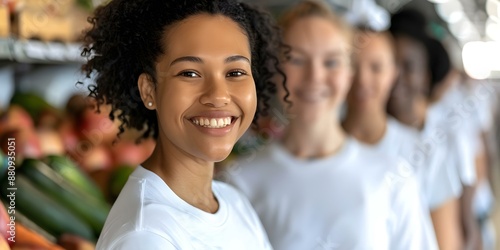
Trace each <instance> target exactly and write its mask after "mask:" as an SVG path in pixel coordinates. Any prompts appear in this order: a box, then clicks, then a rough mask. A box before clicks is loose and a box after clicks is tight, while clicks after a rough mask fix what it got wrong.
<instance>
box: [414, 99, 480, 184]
mask: <svg viewBox="0 0 500 250" xmlns="http://www.w3.org/2000/svg"><path fill="white" fill-rule="evenodd" d="M447 110H448V107H447V106H445V105H432V106H431V107H429V109H428V111H427V117H426V120H425V126H424V129H423V130H422V132H421V133H422V136H423V138H424V140H425V141H426V145H429V146H430V151H432V150H439V149H441V148H448V152H449V154H448V158H449V162H450V164H452V165H451V166H454V167H455V168H456V169H457V171H458V174H459V177H460V179H461V182H462V184H464V185H467V186H472V185H474V183H475V182H476V162H475V159H476V154H477V149H476V148H475V147H476V145H477V143H474V141H476V142H477V139H478V136H479V134H476V133H474V130H473V129H472V128H471V127H472V126H471V125H470V124H469V123H468V122H463V121H461V119H463V118H459V117H458V116H456V115H455V114H452V113H448V112H447ZM461 124H463V125H461ZM452 162H453V163H452Z"/></svg>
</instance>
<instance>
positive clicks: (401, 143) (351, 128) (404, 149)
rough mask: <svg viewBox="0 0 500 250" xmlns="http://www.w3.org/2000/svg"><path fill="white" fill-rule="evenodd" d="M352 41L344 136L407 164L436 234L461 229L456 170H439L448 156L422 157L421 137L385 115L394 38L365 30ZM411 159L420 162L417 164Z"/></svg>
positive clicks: (393, 66) (392, 76) (393, 65)
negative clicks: (347, 135) (351, 73)
mask: <svg viewBox="0 0 500 250" xmlns="http://www.w3.org/2000/svg"><path fill="white" fill-rule="evenodd" d="M354 41H355V43H354V46H355V51H354V53H353V54H354V55H353V58H354V63H353V64H354V68H355V75H354V81H353V85H352V87H351V90H350V92H349V95H348V97H347V105H348V112H347V115H346V118H345V120H344V122H343V126H344V128H345V130H346V131H347V132H348V133H349V134H351V135H352V136H353V137H355V138H356V139H358V140H360V141H362V142H364V143H367V144H370V145H372V146H373V148H374V149H375V150H377V151H379V152H381V153H385V154H389V155H391V156H393V157H402V158H403V159H404V160H406V161H408V162H410V163H411V165H412V167H413V171H414V172H415V174H416V176H417V179H418V182H419V187H420V189H421V191H420V193H421V195H422V200H423V202H424V205H425V208H424V209H425V211H426V212H427V213H428V214H429V215H430V213H432V214H433V218H434V221H433V224H434V225H435V226H436V228H442V227H452V228H459V227H460V224H459V221H458V220H457V219H456V216H455V215H454V213H457V211H455V209H456V208H455V207H454V206H453V204H456V203H457V201H458V197H457V196H458V192H459V191H458V190H456V189H457V187H459V186H460V185H461V183H460V179H459V178H458V176H457V175H456V171H455V169H453V168H445V167H442V166H443V165H445V164H446V162H444V159H445V158H444V157H443V156H444V154H446V152H442V153H440V154H437V153H436V154H435V155H434V156H440V157H441V158H439V157H438V158H436V157H434V158H433V157H430V155H426V154H422V153H421V152H420V150H421V149H420V148H421V147H422V146H423V145H422V144H420V141H421V139H422V138H421V136H420V134H419V132H418V131H417V130H416V129H414V128H412V127H409V126H406V125H403V124H401V123H400V122H398V121H397V120H396V119H394V118H393V117H391V116H389V115H388V114H387V112H386V105H387V101H388V98H389V94H390V92H391V90H392V87H393V83H394V82H395V80H396V78H397V75H398V69H397V65H396V55H395V49H394V45H395V44H394V40H393V37H392V35H391V34H390V33H389V32H387V31H383V32H376V31H373V30H370V29H369V28H365V27H363V28H360V29H359V30H358V31H357V33H356V39H355V40H354ZM417 154H419V155H417ZM415 157H422V158H419V159H418V161H416V158H415ZM429 223H432V222H430V221H429ZM431 226H432V224H431ZM432 233H434V231H432ZM438 236H440V237H442V235H438ZM438 241H439V242H441V246H442V247H443V248H444V245H443V243H442V242H444V241H445V239H442V238H438Z"/></svg>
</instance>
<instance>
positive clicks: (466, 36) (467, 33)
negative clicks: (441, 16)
mask: <svg viewBox="0 0 500 250" xmlns="http://www.w3.org/2000/svg"><path fill="white" fill-rule="evenodd" d="M448 28H449V29H450V32H451V34H452V35H453V36H454V37H455V38H457V39H458V40H460V41H465V42H468V41H475V40H480V39H481V36H480V34H479V31H478V30H477V29H476V26H474V24H473V23H472V22H471V21H470V19H469V18H468V17H466V16H464V17H463V18H461V19H460V20H459V21H457V22H455V23H450V24H448Z"/></svg>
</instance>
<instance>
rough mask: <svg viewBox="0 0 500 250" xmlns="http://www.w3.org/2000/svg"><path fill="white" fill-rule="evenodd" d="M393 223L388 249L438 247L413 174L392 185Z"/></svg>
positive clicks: (409, 249)
mask: <svg viewBox="0 0 500 250" xmlns="http://www.w3.org/2000/svg"><path fill="white" fill-rule="evenodd" d="M392 188H393V190H392V191H393V194H394V196H393V207H392V209H393V212H394V221H393V222H394V223H393V227H392V230H393V232H392V235H391V246H390V249H408V250H412V249H415V250H419V249H429V250H434V249H438V247H437V242H436V237H435V235H434V230H433V228H432V223H431V220H430V218H429V212H428V208H427V206H425V205H424V203H422V199H421V197H422V195H421V193H420V188H419V186H418V184H417V180H416V179H415V177H414V176H413V175H410V176H407V177H405V178H402V179H401V180H399V181H398V184H397V185H395V186H393V187H392Z"/></svg>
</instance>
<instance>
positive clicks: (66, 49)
mask: <svg viewBox="0 0 500 250" xmlns="http://www.w3.org/2000/svg"><path fill="white" fill-rule="evenodd" d="M80 53H81V44H78V43H55V42H41V41H35V40H17V39H12V38H0V61H2V60H3V61H5V60H6V61H14V62H21V63H47V64H58V63H84V62H85V58H83V57H81V56H80Z"/></svg>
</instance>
